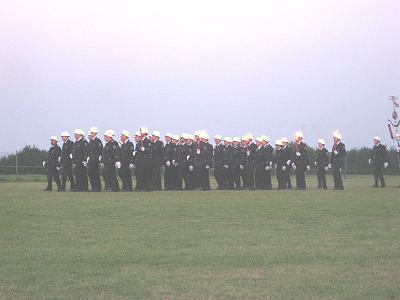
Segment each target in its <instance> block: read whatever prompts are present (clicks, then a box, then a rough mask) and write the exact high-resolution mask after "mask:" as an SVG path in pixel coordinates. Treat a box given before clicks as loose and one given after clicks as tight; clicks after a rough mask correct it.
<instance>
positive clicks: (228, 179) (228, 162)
mask: <svg viewBox="0 0 400 300" xmlns="http://www.w3.org/2000/svg"><path fill="white" fill-rule="evenodd" d="M232 143H233V140H232V138H231V137H229V136H227V137H225V138H224V153H223V162H224V165H223V166H222V168H223V172H222V180H223V186H224V188H225V189H228V190H233V189H234V188H235V183H234V181H233V175H232V158H233V157H232V156H233V151H232V150H233V145H232Z"/></svg>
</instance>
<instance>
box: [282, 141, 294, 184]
mask: <svg viewBox="0 0 400 300" xmlns="http://www.w3.org/2000/svg"><path fill="white" fill-rule="evenodd" d="M281 142H282V147H281V152H280V159H281V165H282V183H283V185H284V186H285V189H289V190H291V189H292V180H291V179H290V168H291V166H292V160H291V158H292V149H291V147H290V146H289V140H288V139H287V138H285V137H283V138H281ZM283 167H284V168H283Z"/></svg>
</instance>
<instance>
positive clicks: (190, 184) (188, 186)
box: [184, 134, 196, 191]
mask: <svg viewBox="0 0 400 300" xmlns="http://www.w3.org/2000/svg"><path fill="white" fill-rule="evenodd" d="M187 137H188V139H187V142H186V150H185V151H186V152H187V156H186V172H185V177H184V180H185V190H188V191H191V190H193V189H194V188H195V187H196V178H195V176H194V162H193V158H194V153H195V151H196V147H195V142H194V137H193V136H192V135H189V134H188V135H187Z"/></svg>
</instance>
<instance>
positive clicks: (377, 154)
mask: <svg viewBox="0 0 400 300" xmlns="http://www.w3.org/2000/svg"><path fill="white" fill-rule="evenodd" d="M370 158H371V160H372V164H373V165H374V166H381V165H383V164H384V163H385V162H388V155H387V150H386V147H385V146H384V145H382V144H381V143H379V144H378V145H374V147H373V148H372V151H371V157H370Z"/></svg>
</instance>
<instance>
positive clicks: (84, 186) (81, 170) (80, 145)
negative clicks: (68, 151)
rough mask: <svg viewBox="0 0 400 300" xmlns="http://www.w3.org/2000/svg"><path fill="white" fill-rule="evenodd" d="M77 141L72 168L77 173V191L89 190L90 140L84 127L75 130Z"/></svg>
mask: <svg viewBox="0 0 400 300" xmlns="http://www.w3.org/2000/svg"><path fill="white" fill-rule="evenodd" d="M74 133H75V143H74V148H73V152H72V168H73V169H74V174H75V191H77V192H84V191H86V192H87V191H88V190H89V188H88V177H87V158H88V155H89V150H88V142H87V141H86V139H85V137H84V135H85V132H84V131H83V130H82V129H76V130H75V132H74Z"/></svg>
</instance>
